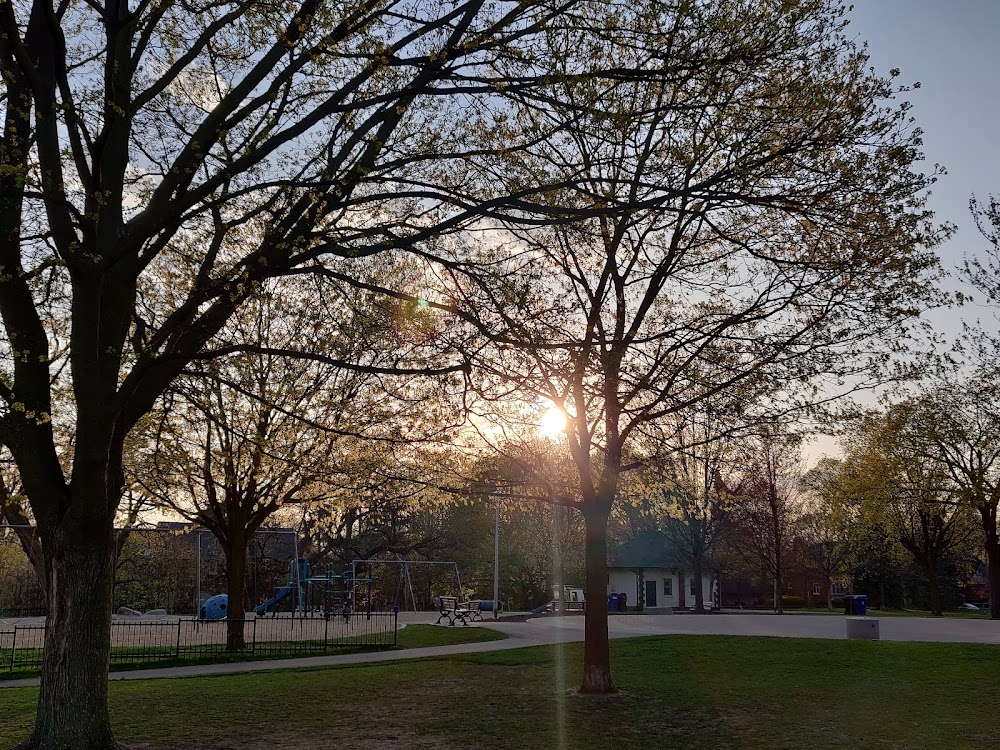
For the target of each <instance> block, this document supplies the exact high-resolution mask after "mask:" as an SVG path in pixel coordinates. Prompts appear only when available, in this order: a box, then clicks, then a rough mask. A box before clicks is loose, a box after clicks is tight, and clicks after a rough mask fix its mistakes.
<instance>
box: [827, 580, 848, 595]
mask: <svg viewBox="0 0 1000 750" xmlns="http://www.w3.org/2000/svg"><path fill="white" fill-rule="evenodd" d="M844 590H845V589H844V587H843V586H841V585H840V584H839V583H835V584H833V586H831V587H830V592H831V593H832V594H833V595H834V596H837V595H838V594H843V593H844Z"/></svg>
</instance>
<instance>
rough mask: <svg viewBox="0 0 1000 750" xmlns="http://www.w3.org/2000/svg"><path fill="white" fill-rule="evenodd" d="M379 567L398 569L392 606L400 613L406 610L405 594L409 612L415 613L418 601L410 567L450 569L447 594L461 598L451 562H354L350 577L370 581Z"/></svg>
mask: <svg viewBox="0 0 1000 750" xmlns="http://www.w3.org/2000/svg"><path fill="white" fill-rule="evenodd" d="M379 565H381V566H385V567H387V568H390V569H392V568H396V567H398V569H399V575H398V577H397V578H396V586H395V591H394V593H393V596H392V606H398V607H399V609H400V611H405V610H407V594H409V609H410V611H412V612H416V611H417V601H418V600H417V595H416V593H415V591H414V587H413V575H412V570H411V568H412V566H417V567H418V569H419V568H420V567H421V566H427V568H428V569H429V570H436V569H441V566H444V570H448V569H449V568H450V571H451V579H450V581H449V586H448V593H449V594H453V595H455V596H458V597H459V598H461V597H462V594H463V590H462V576H461V574H460V573H459V571H458V563H457V562H455V561H453V560H406V559H404V558H402V557H399V558H397V559H396V560H354V561H352V562H351V577H352V578H354V579H356V580H357V579H364V580H368V581H372V580H374V578H375V566H379ZM361 566H364V569H363V571H362V570H359V568H360V567H361ZM435 566H436V567H435Z"/></svg>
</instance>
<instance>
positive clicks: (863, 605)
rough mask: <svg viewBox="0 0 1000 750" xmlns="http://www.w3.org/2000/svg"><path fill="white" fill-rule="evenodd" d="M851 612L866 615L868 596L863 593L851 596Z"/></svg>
mask: <svg viewBox="0 0 1000 750" xmlns="http://www.w3.org/2000/svg"><path fill="white" fill-rule="evenodd" d="M851 614H852V615H867V614H868V597H867V596H866V595H864V594H858V595H856V596H852V597H851Z"/></svg>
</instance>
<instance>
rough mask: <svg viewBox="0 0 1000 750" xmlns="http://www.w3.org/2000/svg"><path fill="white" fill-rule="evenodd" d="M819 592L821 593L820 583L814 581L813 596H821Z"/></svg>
mask: <svg viewBox="0 0 1000 750" xmlns="http://www.w3.org/2000/svg"><path fill="white" fill-rule="evenodd" d="M819 594H820V591H819V584H818V583H813V596H819Z"/></svg>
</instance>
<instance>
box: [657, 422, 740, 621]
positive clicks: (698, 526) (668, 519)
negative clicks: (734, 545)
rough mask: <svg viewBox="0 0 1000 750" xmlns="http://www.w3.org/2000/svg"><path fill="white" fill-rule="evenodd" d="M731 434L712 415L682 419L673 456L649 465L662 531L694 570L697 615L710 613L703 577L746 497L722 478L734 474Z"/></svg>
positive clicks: (675, 432) (670, 448)
mask: <svg viewBox="0 0 1000 750" xmlns="http://www.w3.org/2000/svg"><path fill="white" fill-rule="evenodd" d="M730 429H731V428H730ZM728 431H729V430H728V429H727V426H726V425H725V423H724V421H723V420H719V419H717V418H714V417H713V415H712V414H710V413H709V414H696V415H694V416H688V417H681V418H679V419H678V424H677V426H676V427H675V429H674V430H673V431H672V437H671V442H670V445H669V446H664V447H665V448H666V449H667V450H668V451H669V452H668V453H667V454H666V455H664V456H662V457H657V458H653V459H650V460H649V462H648V463H649V467H648V468H647V469H646V471H645V473H646V474H647V476H648V485H649V490H650V491H651V492H652V493H654V494H655V495H657V496H658V498H657V499H658V500H659V502H658V503H657V505H658V506H659V509H660V514H659V516H660V519H659V520H660V524H659V525H660V526H661V528H662V531H663V533H664V534H665V535H666V536H667V537H668V538H669V539H670V540H671V541H672V542H673V543H674V545H675V546H676V547H677V549H678V550H679V551H680V554H681V556H682V557H683V559H684V561H685V562H686V563H687V564H688V565H689V566H690V568H691V572H692V575H693V577H694V588H695V595H694V599H695V602H694V603H695V612H698V613H701V612H704V611H705V602H704V598H705V593H704V588H703V585H702V582H703V579H704V575H705V573H706V572H709V570H710V568H711V566H712V565H713V563H714V562H715V561H714V553H715V548H716V546H717V545H718V543H719V541H720V540H721V539H722V537H723V536H724V534H725V533H726V531H727V529H728V527H729V524H730V521H731V517H732V513H733V511H734V507H735V505H736V503H737V502H738V498H739V495H740V493H741V488H740V487H736V488H734V489H730V488H729V487H727V486H726V482H725V480H724V478H723V477H724V474H732V473H734V470H735V461H734V456H733V446H732V444H731V443H732V441H731V440H730V439H727V436H726V434H725V433H726V432H728ZM680 586H681V587H682V588H683V582H681V584H680ZM710 606H711V604H710Z"/></svg>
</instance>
